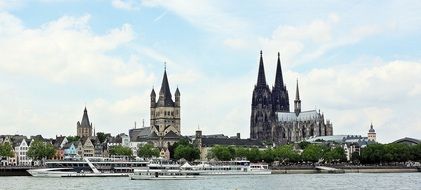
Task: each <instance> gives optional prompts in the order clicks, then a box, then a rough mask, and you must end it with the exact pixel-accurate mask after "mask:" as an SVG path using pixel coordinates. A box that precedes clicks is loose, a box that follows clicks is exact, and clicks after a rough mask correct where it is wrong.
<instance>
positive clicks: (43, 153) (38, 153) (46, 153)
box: [27, 140, 56, 160]
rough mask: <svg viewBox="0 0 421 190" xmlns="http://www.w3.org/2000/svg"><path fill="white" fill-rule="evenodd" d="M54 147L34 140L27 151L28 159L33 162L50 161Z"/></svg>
mask: <svg viewBox="0 0 421 190" xmlns="http://www.w3.org/2000/svg"><path fill="white" fill-rule="evenodd" d="M55 152H56V151H55V150H54V146H53V145H52V144H50V143H45V142H43V141H41V140H35V141H33V142H32V143H31V146H29V149H28V153H27V155H28V157H30V158H32V159H34V160H44V159H50V158H52V157H53V156H54V154H55Z"/></svg>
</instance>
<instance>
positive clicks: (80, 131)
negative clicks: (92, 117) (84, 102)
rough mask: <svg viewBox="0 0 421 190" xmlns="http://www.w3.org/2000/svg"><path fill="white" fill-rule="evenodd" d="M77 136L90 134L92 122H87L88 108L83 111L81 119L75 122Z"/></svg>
mask: <svg viewBox="0 0 421 190" xmlns="http://www.w3.org/2000/svg"><path fill="white" fill-rule="evenodd" d="M76 128H77V136H79V137H80V138H82V137H91V136H92V123H90V122H89V117H88V110H86V107H85V110H84V111H83V116H82V121H81V122H79V121H78V122H77V123H76Z"/></svg>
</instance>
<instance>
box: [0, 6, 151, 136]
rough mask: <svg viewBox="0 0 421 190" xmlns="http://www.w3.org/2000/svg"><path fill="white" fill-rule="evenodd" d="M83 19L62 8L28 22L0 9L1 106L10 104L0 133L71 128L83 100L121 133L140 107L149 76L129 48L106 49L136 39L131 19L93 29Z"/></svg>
mask: <svg viewBox="0 0 421 190" xmlns="http://www.w3.org/2000/svg"><path fill="white" fill-rule="evenodd" d="M89 20H90V16H89V15H86V16H82V17H69V16H64V17H61V18H59V19H56V20H53V21H50V22H47V23H45V24H42V25H41V26H39V27H32V28H29V27H25V26H24V25H23V24H22V22H21V20H20V19H19V18H17V17H15V16H14V15H12V14H9V13H4V12H3V13H0V52H1V56H0V74H1V75H2V77H3V80H2V81H1V82H0V86H2V87H4V88H2V89H3V90H2V91H4V93H1V98H0V99H1V101H0V106H1V107H3V108H6V107H8V108H9V109H7V110H6V109H2V110H3V111H2V110H0V113H1V116H0V118H1V121H2V129H1V131H0V133H2V134H4V133H7V134H10V133H15V132H18V133H21V134H25V135H34V134H39V133H41V134H43V135H44V136H50V137H51V136H53V135H55V134H64V135H71V134H74V133H75V124H76V121H78V120H80V119H81V116H82V111H83V104H84V103H87V105H88V111H89V112H90V116H91V119H92V121H93V122H94V124H95V125H96V126H97V129H99V130H103V131H109V132H112V133H118V132H126V133H127V129H128V128H129V127H130V126H132V121H134V120H139V116H140V115H144V114H142V113H143V112H142V110H145V109H144V108H147V107H148V106H145V101H146V102H148V101H147V99H145V97H147V96H146V94H147V93H144V90H143V89H142V88H141V87H143V86H148V87H149V86H150V85H151V83H152V81H154V78H155V76H154V75H153V74H149V73H151V72H150V71H149V70H147V69H148V67H145V66H144V65H142V64H141V63H140V60H139V54H138V53H136V52H135V54H134V55H129V58H128V60H127V61H125V59H124V57H120V56H116V55H113V56H111V55H110V52H113V51H117V50H119V51H121V50H122V48H124V46H127V45H128V44H130V42H131V41H133V40H134V39H135V34H134V32H133V30H132V28H131V26H130V25H128V24H123V25H122V26H121V27H118V28H112V29H110V30H109V31H107V32H105V33H104V34H102V35H98V34H95V33H94V32H93V31H92V30H91V27H90V25H89ZM128 87H130V88H128ZM148 90H149V89H148ZM139 95H140V96H139ZM146 113H148V111H146ZM129 121H130V122H129ZM115 126H119V127H115Z"/></svg>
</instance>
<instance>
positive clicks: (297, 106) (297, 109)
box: [294, 79, 301, 116]
mask: <svg viewBox="0 0 421 190" xmlns="http://www.w3.org/2000/svg"><path fill="white" fill-rule="evenodd" d="M294 112H295V114H296V115H297V116H298V115H299V114H300V112H301V100H300V91H299V90H298V79H297V89H296V92H295V100H294Z"/></svg>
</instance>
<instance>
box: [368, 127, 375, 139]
mask: <svg viewBox="0 0 421 190" xmlns="http://www.w3.org/2000/svg"><path fill="white" fill-rule="evenodd" d="M367 136H368V140H369V141H376V131H375V130H374V128H373V123H371V125H370V130H368V135H367Z"/></svg>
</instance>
